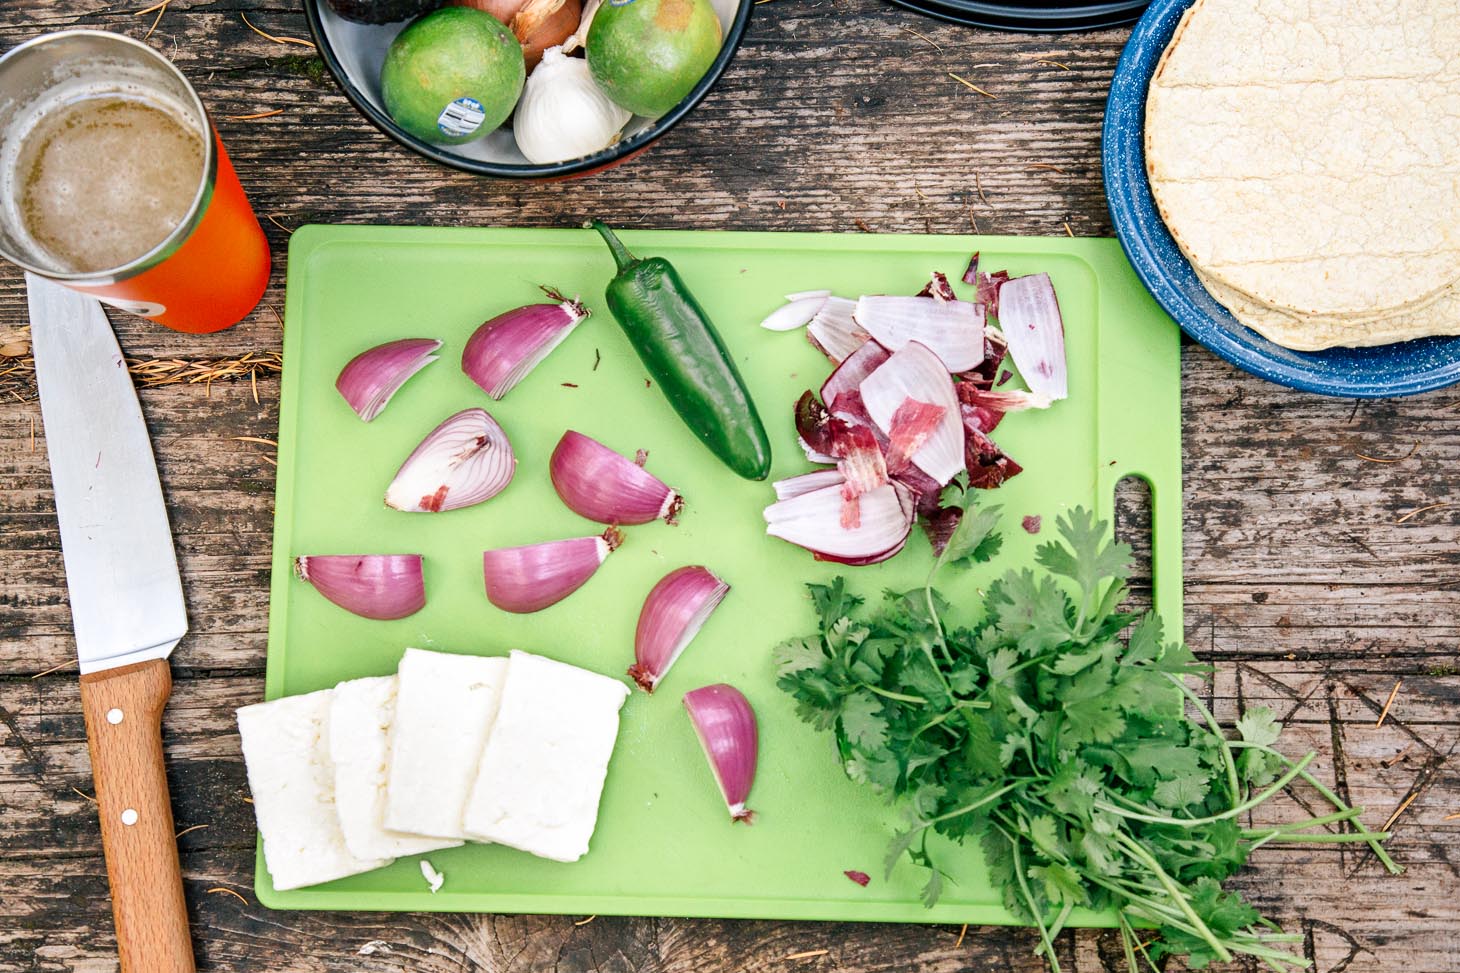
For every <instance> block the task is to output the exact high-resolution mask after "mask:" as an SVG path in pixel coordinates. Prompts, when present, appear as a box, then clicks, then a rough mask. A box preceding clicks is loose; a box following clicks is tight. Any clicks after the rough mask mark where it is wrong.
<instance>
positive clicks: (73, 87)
mask: <svg viewBox="0 0 1460 973" xmlns="http://www.w3.org/2000/svg"><path fill="white" fill-rule="evenodd" d="M0 91H4V92H6V95H7V97H6V99H5V102H4V104H3V105H0V255H3V256H4V257H6V258H7V259H9V260H10V261H11V262H13V263H15V264H17V265H19V266H20V267H23V268H24V269H26V270H28V271H31V272H32V273H35V274H39V275H40V276H43V277H47V278H49V279H51V280H54V281H56V282H57V283H60V284H64V285H65V286H67V287H70V288H72V289H74V290H78V291H81V292H83V293H86V294H90V295H92V296H94V297H96V298H98V299H100V300H102V301H105V302H106V303H108V304H111V305H113V306H115V307H119V308H122V309H123V310H127V311H130V312H132V313H133V314H139V315H141V316H143V317H146V318H150V319H152V320H154V321H156V322H158V323H159V324H162V325H165V326H167V327H169V328H172V329H174V330H177V331H187V332H195V333H201V332H210V331H220V330H222V329H223V328H226V327H228V326H229V325H232V324H234V323H236V322H237V321H239V320H240V319H242V318H243V317H244V316H245V315H247V314H248V313H249V312H250V311H252V310H253V308H254V307H255V306H257V304H258V302H259V299H260V298H261V297H262V296H263V293H264V288H265V287H266V286H267V285H268V281H269V245H268V241H267V240H265V238H264V234H263V230H262V229H261V228H260V227H259V222H258V219H257V217H255V216H254V213H253V209H252V208H251V207H250V206H249V202H248V198H247V197H246V196H245V195H244V192H243V187H242V185H240V184H239V181H238V175H237V173H235V172H234V170H233V164H232V163H231V162H230V161H229V159H228V153H227V152H226V151H225V150H224V148H223V142H222V140H221V139H219V137H218V133H217V132H216V130H215V129H214V128H213V125H212V122H211V121H210V120H209V118H208V113H207V110H206V109H205V108H204V107H203V103H202V101H201V99H199V97H198V94H197V92H196V91H195V90H194V89H193V87H192V85H190V84H189V83H188V81H187V79H186V78H184V77H183V76H182V74H181V72H179V71H178V70H177V68H176V67H174V66H173V64H172V62H170V61H168V60H167V58H165V57H163V56H162V55H161V54H159V53H157V52H156V51H154V50H153V49H152V48H150V47H148V46H147V45H146V44H143V43H140V42H138V41H135V40H132V39H131V38H128V37H124V36H122V35H120V34H112V33H108V32H105V31H90V30H76V31H63V32H61V33H56V34H47V35H44V36H42V37H38V38H36V39H34V40H31V41H28V42H26V43H24V44H21V45H20V46H18V47H16V48H13V49H12V50H10V51H8V52H7V53H6V54H5V55H4V56H3V57H0Z"/></svg>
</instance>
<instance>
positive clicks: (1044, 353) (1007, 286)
mask: <svg viewBox="0 0 1460 973" xmlns="http://www.w3.org/2000/svg"><path fill="white" fill-rule="evenodd" d="M999 325H1000V326H1001V327H1002V328H1003V331H1004V336H1005V337H1006V338H1008V340H1009V354H1010V355H1012V356H1013V358H1014V364H1015V365H1016V366H1017V367H1018V369H1019V374H1020V375H1022V376H1024V384H1026V385H1028V386H1029V390H1030V391H1031V392H1042V393H1044V394H1045V395H1047V396H1049V397H1050V398H1051V399H1063V398H1066V397H1067V396H1068V395H1069V373H1068V370H1067V368H1066V366H1065V325H1064V319H1063V318H1061V317H1060V302H1059V299H1058V298H1057V297H1055V293H1054V284H1053V282H1051V281H1050V279H1049V274H1030V275H1029V276H1028V277H1015V278H1014V279H1013V280H1010V281H1007V282H1005V283H1004V284H1003V286H1001V287H1000V288H999Z"/></svg>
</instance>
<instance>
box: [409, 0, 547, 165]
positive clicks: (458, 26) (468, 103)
mask: <svg viewBox="0 0 1460 973" xmlns="http://www.w3.org/2000/svg"><path fill="white" fill-rule="evenodd" d="M526 78H527V70H526V68H525V66H524V65H523V62H522V45H521V44H520V43H518V41H517V38H516V37H514V36H513V35H512V32H511V31H510V30H508V29H507V28H506V26H505V25H503V23H502V22H501V21H500V20H498V19H497V18H495V17H493V16H492V15H491V14H489V13H485V12H483V11H481V10H476V9H474V8H472V7H444V8H442V9H441V10H437V11H434V12H432V13H428V14H426V15H425V16H423V17H420V18H418V19H417V20H415V21H412V22H411V24H410V25H409V26H408V27H406V29H405V30H403V31H401V32H400V34H399V35H397V36H396V39H395V40H394V41H393V42H391V45H390V50H389V51H387V52H386V55H385V66H384V67H383V68H382V69H381V71H380V88H381V92H382V93H383V94H384V96H385V110H386V111H388V112H390V117H391V118H393V119H395V121H396V124H398V125H399V126H400V127H401V128H403V129H405V130H406V131H407V132H410V133H411V134H412V135H414V136H416V137H417V138H419V139H423V140H425V141H427V142H435V143H437V144H440V145H459V144H461V143H462V142H470V141H471V140H472V139H475V138H480V137H481V136H483V135H486V134H487V133H488V132H490V131H491V130H492V129H494V128H496V127H497V126H498V125H501V124H502V123H503V122H504V121H506V120H507V116H508V115H510V114H512V109H513V107H514V106H515V105H516V104H517V97H518V96H519V95H520V94H522V83H523V81H524V80H526Z"/></svg>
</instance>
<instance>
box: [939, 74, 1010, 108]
mask: <svg viewBox="0 0 1460 973" xmlns="http://www.w3.org/2000/svg"><path fill="white" fill-rule="evenodd" d="M948 77H950V78H952V79H953V80H954V81H957V82H958V83H959V84H961V85H963V86H964V87H965V88H969V89H971V90H973V91H977V92H978V93H979V94H981V95H983V96H984V97H985V98H991V99H993V100H994V101H997V100H998V99H999V96H998V95H995V94H991V93H989V92H987V91H985V90H984V89H982V88H980V87H979V86H978V85H976V84H974V83H973V82H972V81H969V80H968V79H967V78H965V77H962V76H961V75H957V74H954V73H953V72H952V71H949V72H948Z"/></svg>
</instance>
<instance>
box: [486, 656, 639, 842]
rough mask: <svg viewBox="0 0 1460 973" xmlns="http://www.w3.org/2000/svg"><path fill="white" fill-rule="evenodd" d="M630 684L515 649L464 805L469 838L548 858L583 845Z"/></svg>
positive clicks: (592, 822)
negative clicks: (498, 704)
mask: <svg viewBox="0 0 1460 973" xmlns="http://www.w3.org/2000/svg"><path fill="white" fill-rule="evenodd" d="M628 695H629V690H628V687H627V686H625V685H624V684H623V683H621V682H619V681H618V680H617V679H610V678H609V677H608V676H601V675H599V674H598V673H596V672H589V671H588V670H587V669H580V668H578V667H577V666H570V665H567V664H565V663H562V662H555V661H553V660H552V659H545V658H543V657H542V656H539V655H532V654H531V653H528V652H519V651H514V652H513V653H512V655H511V663H510V665H509V666H508V668H507V684H506V686H504V687H503V689H502V705H501V709H500V710H499V711H498V713H497V722H496V724H495V725H494V726H493V727H492V734H491V736H490V737H489V738H488V739H487V745H486V748H485V749H484V750H483V752H482V758H481V769H480V772H479V773H478V775H477V778H476V783H475V784H474V785H473V787H472V793H471V799H470V801H469V802H468V803H467V806H466V817H465V825H466V832H467V835H468V837H472V838H479V839H486V840H489V841H496V842H499V843H501V844H504V845H507V846H509V847H512V848H518V849H520V850H522V851H526V852H531V853H532V854H534V855H538V856H540V857H542V858H551V859H553V860H554V861H562V862H572V861H577V860H578V859H579V858H582V857H583V856H584V855H585V854H587V852H588V841H589V839H590V838H592V837H593V829H594V826H595V825H596V824H597V821H598V802H599V798H600V797H601V796H602V794H603V781H604V778H605V776H606V775H607V774H608V761H609V758H610V757H611V756H612V755H613V745H614V741H615V740H616V739H617V737H618V725H619V717H618V713H619V709H620V708H622V706H623V704H624V700H625V699H627V698H628Z"/></svg>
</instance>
